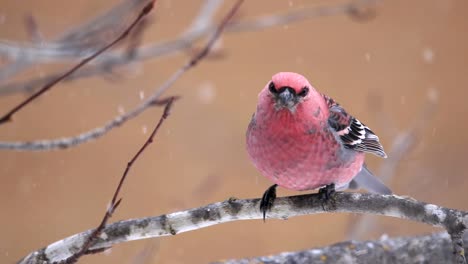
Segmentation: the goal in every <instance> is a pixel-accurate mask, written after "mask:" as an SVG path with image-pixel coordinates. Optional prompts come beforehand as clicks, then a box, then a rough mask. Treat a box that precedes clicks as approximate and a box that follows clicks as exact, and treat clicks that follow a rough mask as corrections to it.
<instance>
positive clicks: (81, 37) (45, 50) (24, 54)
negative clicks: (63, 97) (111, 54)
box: [0, 0, 151, 85]
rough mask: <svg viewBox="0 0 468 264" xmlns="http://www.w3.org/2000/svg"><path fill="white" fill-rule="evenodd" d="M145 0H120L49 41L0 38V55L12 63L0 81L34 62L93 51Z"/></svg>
mask: <svg viewBox="0 0 468 264" xmlns="http://www.w3.org/2000/svg"><path fill="white" fill-rule="evenodd" d="M149 1H151V0H123V1H122V2H121V3H119V4H117V5H116V6H115V7H113V8H112V9H110V10H109V11H107V12H106V13H104V14H100V15H99V16H97V17H96V18H94V19H92V20H90V21H87V22H85V23H83V24H82V25H79V26H77V27H75V28H74V29H72V30H70V31H68V32H67V33H65V34H63V36H60V37H58V38H57V39H56V40H54V41H52V42H46V41H44V42H41V43H32V44H25V43H17V42H11V41H6V40H1V41H0V55H1V56H2V57H4V58H8V59H9V60H10V61H12V62H13V63H12V64H10V65H7V66H5V67H3V68H2V69H1V71H0V81H3V80H6V79H8V78H11V77H13V76H14V75H15V74H18V73H19V72H21V71H24V70H26V69H27V68H29V67H31V66H33V65H35V64H38V63H47V62H54V61H62V62H63V61H64V60H76V59H82V58H83V57H84V56H89V55H91V54H93V53H94V52H96V51H97V50H98V47H100V46H102V45H103V44H105V43H107V42H108V39H114V38H116V37H117V36H118V35H119V34H121V32H123V31H124V30H125V29H126V28H127V27H128V25H129V24H130V23H128V21H130V22H131V21H133V20H135V18H136V17H137V15H138V14H139V12H140V10H141V9H142V8H143V7H144V6H145V5H147V4H148V2H149ZM105 56H106V55H105V54H103V55H101V57H105ZM54 75H57V74H54ZM49 81H50V80H49ZM49 81H47V82H49ZM44 84H45V83H42V85H44Z"/></svg>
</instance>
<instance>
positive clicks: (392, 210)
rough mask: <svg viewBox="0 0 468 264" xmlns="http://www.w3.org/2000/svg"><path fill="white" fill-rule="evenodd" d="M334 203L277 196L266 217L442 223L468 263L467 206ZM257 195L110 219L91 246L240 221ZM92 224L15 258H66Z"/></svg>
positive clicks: (360, 196) (371, 197)
mask: <svg viewBox="0 0 468 264" xmlns="http://www.w3.org/2000/svg"><path fill="white" fill-rule="evenodd" d="M334 198H335V202H334V204H333V206H330V207H328V206H327V207H328V209H327V210H324V208H323V201H322V200H320V197H319V196H318V195H317V194H306V195H299V196H289V197H281V198H277V200H275V204H274V206H273V208H272V210H271V212H269V213H268V217H269V218H274V219H288V218H291V217H295V216H301V215H310V214H317V213H362V214H375V215H384V216H391V217H397V218H401V219H407V220H412V221H417V222H421V223H426V224H429V225H433V226H438V227H443V228H445V229H446V230H447V231H448V232H449V234H450V235H451V236H452V237H455V238H457V239H456V240H454V241H452V243H453V248H454V249H455V250H456V252H457V254H456V255H455V257H456V261H457V263H466V261H465V258H464V255H463V254H462V253H463V250H462V249H463V240H462V239H461V234H462V233H463V231H464V230H465V229H466V228H467V226H468V212H465V211H461V210H456V209H450V208H444V207H440V206H437V205H434V204H427V203H424V202H420V201H417V200H414V199H412V198H404V197H400V196H396V195H379V194H369V193H349V192H339V193H336V195H335V196H334ZM259 205H260V199H242V200H238V199H235V198H231V199H229V200H227V201H224V202H218V203H213V204H209V205H206V206H202V207H199V208H193V209H189V210H185V211H179V212H175V213H171V214H166V215H160V216H155V217H147V218H140V219H132V220H126V221H120V222H116V223H113V224H110V225H108V226H106V227H105V228H104V230H102V235H101V236H99V237H97V238H96V239H95V240H94V241H93V242H92V245H91V247H90V250H93V251H95V250H102V249H105V248H108V247H110V246H112V245H114V244H118V243H122V242H127V241H132V240H139V239H146V238H152V237H161V236H169V235H177V234H180V233H184V232H187V231H192V230H197V229H201V228H204V227H208V226H212V225H216V224H221V223H226V222H232V221H239V220H252V219H263V215H262V212H261V211H260V210H259V209H258V208H259ZM91 232H92V230H88V231H85V232H83V233H80V234H76V235H73V236H70V237H68V238H65V239H63V240H60V241H57V242H55V243H53V244H50V245H48V246H46V247H44V248H42V249H40V250H38V251H35V252H32V253H30V254H29V255H28V256H26V257H25V258H24V259H23V260H21V261H20V262H19V263H38V262H37V260H38V259H41V258H42V259H44V258H46V259H48V260H49V261H60V260H62V259H66V258H68V257H69V256H70V254H73V253H74V252H75V251H76V248H77V247H78V248H79V247H80V245H82V244H83V241H84V240H85V239H86V238H87V237H88V236H89V234H90V233H91ZM458 238H459V239H458Z"/></svg>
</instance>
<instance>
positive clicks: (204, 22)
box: [0, 0, 380, 95]
mask: <svg viewBox="0 0 468 264" xmlns="http://www.w3.org/2000/svg"><path fill="white" fill-rule="evenodd" d="M379 1H380V0H354V1H350V2H348V3H344V4H338V5H334V6H318V7H317V6H310V7H306V8H303V9H300V10H293V11H289V12H286V13H283V14H277V15H266V16H261V17H258V18H254V19H250V20H246V21H232V22H230V23H229V24H228V25H226V32H234V33H239V32H251V31H259V30H262V29H265V28H269V27H274V26H278V25H285V24H291V23H296V22H299V21H303V20H308V19H313V18H318V17H323V16H334V15H343V14H347V15H350V16H351V17H353V16H355V15H356V12H357V11H355V10H361V9H364V8H372V7H373V6H374V5H375V4H376V3H377V2H379ZM220 2H221V1H220V0H207V1H205V5H204V6H203V7H202V8H201V9H200V12H199V14H198V15H197V17H196V18H195V20H194V21H193V22H192V23H191V25H190V26H189V28H188V29H187V30H185V31H184V33H183V34H181V35H180V36H179V37H177V38H176V39H175V40H170V41H165V42H162V43H154V44H148V45H146V46H143V47H141V48H139V49H138V54H137V55H136V56H135V57H133V58H132V60H129V59H128V58H127V57H126V56H125V54H124V53H123V52H119V51H114V52H112V53H107V54H105V55H106V56H105V57H104V56H102V57H100V58H99V59H98V60H96V61H95V64H94V65H93V66H88V67H87V68H86V69H84V70H82V71H80V72H77V73H75V74H73V75H72V76H70V77H69V78H67V80H68V81H70V80H76V79H78V78H87V77H91V76H95V75H99V74H102V73H105V72H106V71H107V68H106V67H104V66H109V65H111V66H112V67H113V68H117V67H121V66H125V65H127V64H128V63H130V62H135V61H143V60H148V59H154V58H158V57H161V56H169V55H172V54H174V53H176V52H180V51H182V50H185V49H187V48H188V47H190V45H191V44H192V43H194V42H195V41H197V40H199V39H202V38H203V37H206V36H209V35H210V34H212V33H213V31H214V30H216V28H217V27H216V26H215V25H213V24H212V23H211V21H212V18H213V15H214V14H215V12H216V11H217V9H218V7H219V5H220ZM358 13H359V12H358ZM0 44H1V43H0ZM11 45H13V44H11ZM43 52H44V51H43ZM56 59H57V60H59V59H60V57H57V58H56ZM56 76H57V73H52V74H50V75H48V76H44V77H40V78H35V79H32V80H30V81H28V82H26V83H24V82H20V83H11V84H6V85H3V86H1V87H0V95H8V94H13V93H17V92H25V91H33V90H35V89H36V87H37V86H39V85H42V84H44V83H45V82H48V81H50V79H53V78H56Z"/></svg>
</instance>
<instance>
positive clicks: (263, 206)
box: [260, 184, 278, 222]
mask: <svg viewBox="0 0 468 264" xmlns="http://www.w3.org/2000/svg"><path fill="white" fill-rule="evenodd" d="M276 187H278V185H277V184H273V185H272V186H270V188H268V189H267V190H266V191H265V192H264V193H263V196H262V200H261V201H260V211H261V212H262V213H263V222H265V218H266V213H267V212H268V211H269V210H270V209H271V207H272V206H273V203H274V201H275V199H276Z"/></svg>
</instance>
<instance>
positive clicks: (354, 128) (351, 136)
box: [323, 95, 387, 158]
mask: <svg viewBox="0 0 468 264" xmlns="http://www.w3.org/2000/svg"><path fill="white" fill-rule="evenodd" d="M323 97H324V99H325V101H326V102H327V105H328V109H329V112H330V116H329V118H328V124H329V125H330V126H331V127H332V128H333V129H334V130H335V132H336V133H337V134H338V135H339V137H340V139H341V141H342V143H343V145H344V146H345V147H347V148H349V149H354V150H357V151H362V152H368V153H372V154H374V155H377V156H379V157H383V158H386V157H387V154H385V151H384V149H383V147H382V145H381V144H380V142H379V138H378V137H377V136H376V135H375V134H374V132H372V130H370V128H368V127H367V126H366V125H364V124H363V123H361V122H360V121H359V120H357V119H356V118H354V117H353V116H351V115H350V114H348V113H347V112H346V111H345V110H344V109H343V107H341V106H340V105H339V104H338V103H336V102H335V100H333V99H332V98H330V97H328V96H326V95H323Z"/></svg>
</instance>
